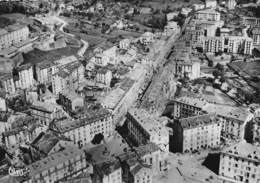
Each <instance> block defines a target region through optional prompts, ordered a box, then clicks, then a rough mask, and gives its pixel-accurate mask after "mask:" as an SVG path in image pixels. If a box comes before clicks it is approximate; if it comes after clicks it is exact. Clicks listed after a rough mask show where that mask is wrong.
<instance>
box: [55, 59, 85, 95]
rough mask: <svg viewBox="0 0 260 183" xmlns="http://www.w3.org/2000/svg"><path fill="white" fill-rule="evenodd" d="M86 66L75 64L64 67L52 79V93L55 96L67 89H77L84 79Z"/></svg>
mask: <svg viewBox="0 0 260 183" xmlns="http://www.w3.org/2000/svg"><path fill="white" fill-rule="evenodd" d="M84 72H85V68H84V66H83V65H82V64H81V63H79V62H73V63H69V64H67V65H65V66H64V67H62V68H61V69H60V70H59V71H58V72H57V73H56V74H54V75H53V77H52V91H53V93H54V94H56V95H57V94H59V92H61V91H63V90H65V89H74V90H75V89H77V88H78V87H79V84H80V82H81V81H83V79H84Z"/></svg>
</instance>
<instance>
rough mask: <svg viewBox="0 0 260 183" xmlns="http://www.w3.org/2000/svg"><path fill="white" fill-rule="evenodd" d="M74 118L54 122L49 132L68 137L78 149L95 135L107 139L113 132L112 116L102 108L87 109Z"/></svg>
mask: <svg viewBox="0 0 260 183" xmlns="http://www.w3.org/2000/svg"><path fill="white" fill-rule="evenodd" d="M75 118H77V119H76V120H73V119H64V120H58V121H54V123H53V124H52V125H51V130H53V131H55V132H57V133H59V134H62V135H64V136H66V137H68V138H69V139H71V140H72V141H73V142H74V144H75V145H78V146H79V147H81V146H82V145H85V144H87V143H89V142H90V141H91V140H92V139H93V138H94V137H95V135H97V134H102V135H103V136H104V138H107V137H109V136H110V135H112V132H113V130H114V128H113V122H112V115H111V114H110V113H109V111H108V110H106V109H104V108H98V107H94V108H93V109H88V110H86V111H85V112H84V113H83V114H78V115H77V116H76V117H75Z"/></svg>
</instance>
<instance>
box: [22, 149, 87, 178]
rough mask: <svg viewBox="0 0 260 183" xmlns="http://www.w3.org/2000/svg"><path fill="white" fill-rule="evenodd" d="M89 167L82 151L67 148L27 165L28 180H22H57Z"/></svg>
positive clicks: (84, 170) (85, 170)
mask: <svg viewBox="0 0 260 183" xmlns="http://www.w3.org/2000/svg"><path fill="white" fill-rule="evenodd" d="M91 168H92V167H91V165H89V164H88V163H87V162H86V157H85V153H84V151H82V150H79V149H77V148H67V149H65V150H63V151H60V152H58V153H55V154H52V155H50V156H48V157H46V158H44V159H42V160H40V161H36V162H34V163H32V164H31V165H29V166H28V169H29V176H28V180H26V181H24V182H25V183H34V182H58V181H62V180H66V179H67V178H70V177H72V176H76V175H78V174H80V173H83V172H87V171H91Z"/></svg>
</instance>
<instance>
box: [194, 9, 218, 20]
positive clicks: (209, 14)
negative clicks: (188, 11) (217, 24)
mask: <svg viewBox="0 0 260 183" xmlns="http://www.w3.org/2000/svg"><path fill="white" fill-rule="evenodd" d="M195 19H198V20H207V21H220V13H219V12H217V11H216V10H213V9H205V10H200V11H198V12H196V14H195Z"/></svg>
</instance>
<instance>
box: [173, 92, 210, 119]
mask: <svg viewBox="0 0 260 183" xmlns="http://www.w3.org/2000/svg"><path fill="white" fill-rule="evenodd" d="M206 104H207V102H206V101H205V100H204V99H201V98H189V97H181V98H178V99H176V100H174V101H172V102H170V103H169V104H168V105H169V106H170V107H171V109H172V112H171V114H170V116H171V117H173V118H174V119H181V118H187V117H191V116H197V115H199V114H201V113H202V108H203V106H204V105H206Z"/></svg>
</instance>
